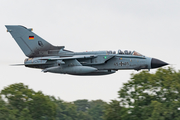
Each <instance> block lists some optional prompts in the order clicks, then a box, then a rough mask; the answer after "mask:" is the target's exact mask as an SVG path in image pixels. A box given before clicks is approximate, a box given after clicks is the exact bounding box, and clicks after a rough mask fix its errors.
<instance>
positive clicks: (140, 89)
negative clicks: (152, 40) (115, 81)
mask: <svg viewBox="0 0 180 120" xmlns="http://www.w3.org/2000/svg"><path fill="white" fill-rule="evenodd" d="M118 93H119V98H120V106H122V107H126V108H127V109H128V111H127V114H128V115H127V117H126V118H127V119H131V120H179V119H180V111H179V110H178V109H179V108H180V95H179V94H180V71H178V72H176V71H175V70H174V69H173V68H168V69H163V68H160V69H158V70H157V71H156V73H154V74H150V73H149V72H147V71H142V72H140V73H139V74H132V77H131V80H129V81H128V82H127V83H125V84H124V85H123V87H122V89H121V90H120V91H118ZM119 115H120V116H121V114H119Z"/></svg>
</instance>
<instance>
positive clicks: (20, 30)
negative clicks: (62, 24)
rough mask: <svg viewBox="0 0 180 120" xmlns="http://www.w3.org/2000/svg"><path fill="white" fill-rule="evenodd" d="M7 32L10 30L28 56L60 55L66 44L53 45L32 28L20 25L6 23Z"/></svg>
mask: <svg viewBox="0 0 180 120" xmlns="http://www.w3.org/2000/svg"><path fill="white" fill-rule="evenodd" d="M5 26H6V28H7V32H10V34H11V35H12V37H13V38H14V39H15V41H16V42H17V44H18V45H19V47H20V48H21V50H22V51H23V52H24V54H25V55H26V56H27V57H42V56H51V55H58V52H59V50H60V49H63V48H64V46H57V47H56V46H53V45H51V44H50V43H48V42H47V41H45V40H44V39H42V38H41V37H39V36H38V35H36V34H35V33H33V32H32V29H27V28H26V27H23V26H20V25H5Z"/></svg>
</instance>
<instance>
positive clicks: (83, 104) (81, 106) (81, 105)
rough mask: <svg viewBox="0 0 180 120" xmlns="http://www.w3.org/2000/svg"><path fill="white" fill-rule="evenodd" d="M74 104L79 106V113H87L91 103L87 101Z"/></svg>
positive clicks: (77, 101)
mask: <svg viewBox="0 0 180 120" xmlns="http://www.w3.org/2000/svg"><path fill="white" fill-rule="evenodd" d="M74 104H75V105H76V106H77V111H83V112H86V111H87V110H88V109H89V107H90V105H89V101H88V100H86V99H83V100H76V101H74Z"/></svg>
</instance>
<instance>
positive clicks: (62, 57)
mask: <svg viewBox="0 0 180 120" xmlns="http://www.w3.org/2000/svg"><path fill="white" fill-rule="evenodd" d="M5 26H6V28H7V32H9V33H10V34H11V35H12V37H13V38H14V39H15V41H16V42H17V44H18V45H19V47H20V48H21V50H22V51H23V52H24V54H25V55H26V56H27V57H28V58H27V59H25V60H24V64H23V65H25V66H26V67H30V68H39V69H42V72H45V73H46V72H51V73H60V74H70V75H82V76H83V75H108V74H113V73H115V72H116V71H118V70H137V71H138V70H141V69H147V70H150V69H154V68H159V67H162V66H165V65H168V63H166V62H163V61H161V60H158V59H156V58H150V57H146V56H144V55H142V54H140V53H138V52H136V51H128V50H125V51H121V50H118V52H117V53H116V52H115V51H89V52H88V51H86V52H73V51H69V50H66V49H65V47H64V46H53V45H52V44H50V43H48V42H47V41H45V40H44V39H43V38H41V37H39V36H38V35H36V34H35V33H33V32H32V28H26V27H24V26H20V25H5Z"/></svg>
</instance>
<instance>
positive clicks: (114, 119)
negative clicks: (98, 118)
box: [104, 100, 128, 120]
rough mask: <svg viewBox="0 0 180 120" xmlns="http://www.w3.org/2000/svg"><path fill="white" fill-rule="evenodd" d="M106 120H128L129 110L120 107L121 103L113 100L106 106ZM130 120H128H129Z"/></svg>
mask: <svg viewBox="0 0 180 120" xmlns="http://www.w3.org/2000/svg"><path fill="white" fill-rule="evenodd" d="M104 112H105V113H104V119H105V120H126V118H127V115H128V114H127V108H125V107H122V106H120V101H118V100H112V101H111V102H110V103H109V104H107V105H106V106H105V111H104ZM127 120H128V119H127Z"/></svg>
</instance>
